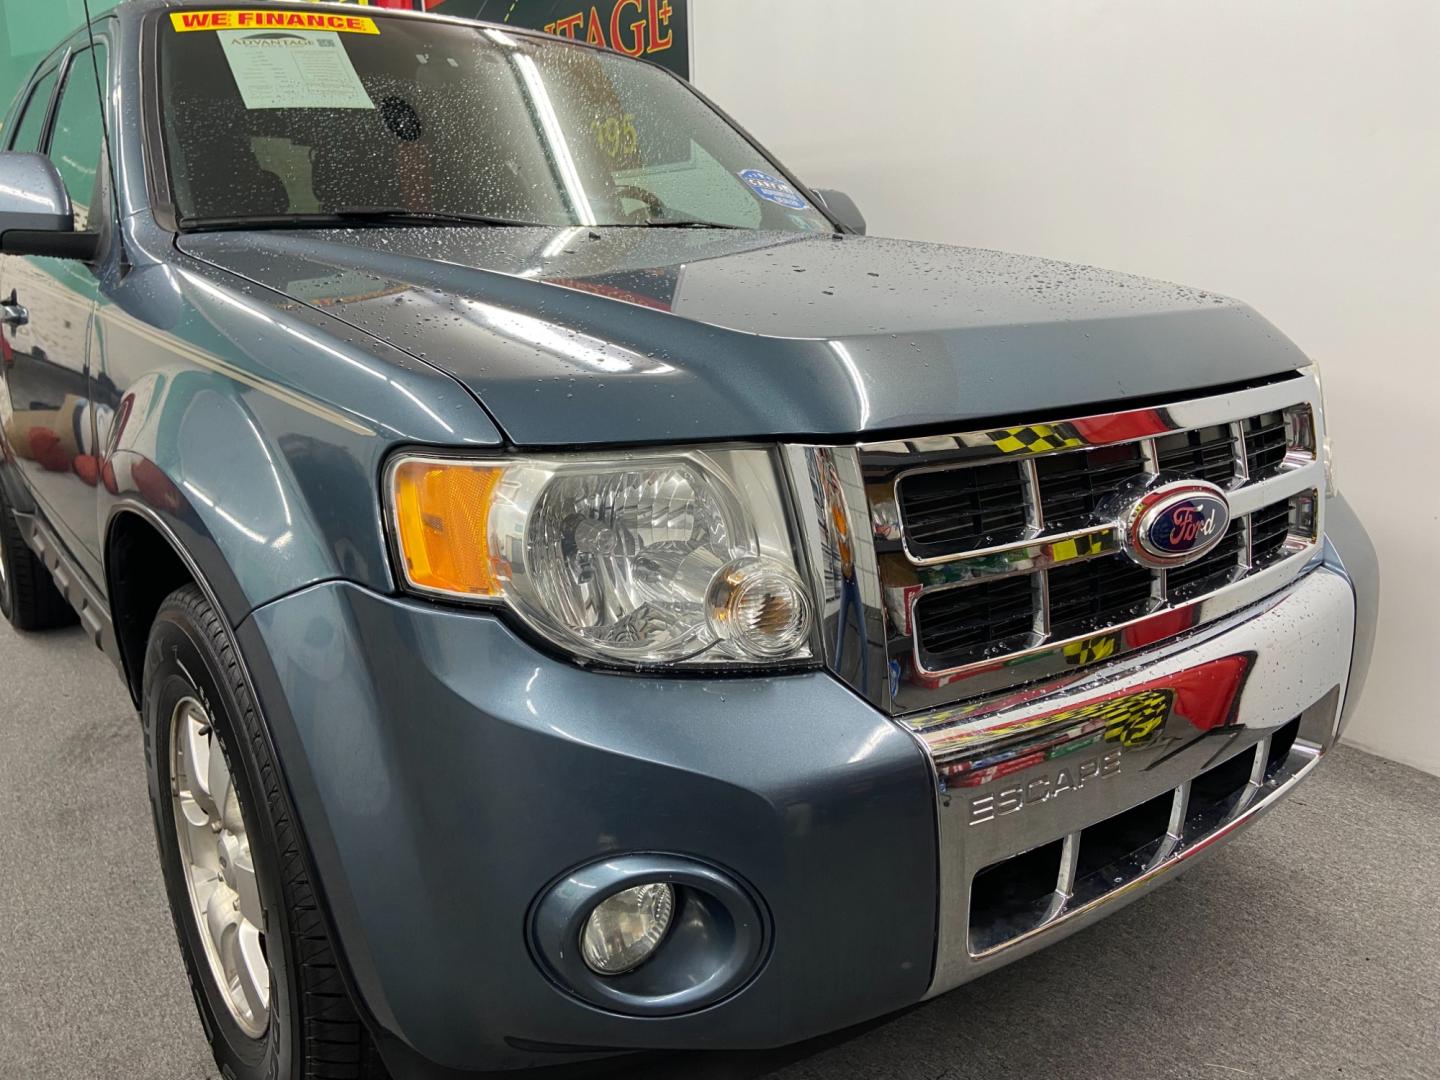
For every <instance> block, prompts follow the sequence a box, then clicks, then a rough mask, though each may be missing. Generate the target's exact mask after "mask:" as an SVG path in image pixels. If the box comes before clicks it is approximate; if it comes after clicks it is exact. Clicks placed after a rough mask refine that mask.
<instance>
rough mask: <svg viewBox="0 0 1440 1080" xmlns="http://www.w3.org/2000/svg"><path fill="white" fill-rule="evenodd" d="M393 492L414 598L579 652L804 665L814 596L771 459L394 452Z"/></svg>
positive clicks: (733, 454)
mask: <svg viewBox="0 0 1440 1080" xmlns="http://www.w3.org/2000/svg"><path fill="white" fill-rule="evenodd" d="M389 486H390V497H391V508H392V515H393V519H394V525H395V535H396V538H397V543H398V547H399V549H400V556H401V561H402V565H403V570H404V572H405V576H406V579H407V582H408V583H409V584H410V586H411V587H412V588H415V589H419V590H421V591H425V592H432V593H438V594H443V595H449V596H457V597H464V598H469V599H483V598H493V599H497V600H503V601H505V602H506V603H508V604H509V605H510V606H511V607H512V608H513V609H514V610H515V611H516V612H517V613H518V614H519V615H521V616H522V617H523V618H524V619H525V620H526V621H527V622H528V623H530V625H532V626H533V627H535V628H536V629H537V630H539V631H540V632H542V633H543V634H545V635H546V636H547V637H549V638H550V639H551V640H553V641H556V642H557V643H559V644H561V645H563V646H565V647H566V648H568V649H570V650H572V651H573V652H575V653H576V654H578V655H580V656H583V657H586V658H590V659H597V660H606V661H618V662H622V663H632V664H638V665H649V664H676V663H696V664H714V663H731V664H733V663H736V662H761V661H776V660H785V659H794V658H800V657H806V656H808V655H810V650H809V639H810V631H811V615H810V603H809V598H808V596H807V595H806V592H805V589H804V587H803V585H802V584H801V580H800V577H799V574H798V573H797V570H796V565H795V559H794V555H793V552H792V549H791V546H790V538H789V530H788V528H787V526H786V518H785V513H784V504H783V502H782V500H781V495H780V485H779V482H778V475H777V471H776V468H775V463H774V459H773V457H772V455H771V454H770V453H769V452H768V451H765V450H722V451H706V452H700V451H690V452H674V453H657V454H627V455H623V456H609V457H591V456H588V455H586V456H582V455H574V456H556V457H549V458H517V459H515V460H513V461H509V462H473V461H463V460H451V459H445V458H428V457H402V458H400V459H399V460H398V461H397V462H396V463H395V464H394V465H393V466H392V468H391V473H390V485H389Z"/></svg>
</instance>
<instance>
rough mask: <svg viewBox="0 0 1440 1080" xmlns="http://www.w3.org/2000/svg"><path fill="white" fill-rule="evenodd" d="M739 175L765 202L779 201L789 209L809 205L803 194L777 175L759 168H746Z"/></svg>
mask: <svg viewBox="0 0 1440 1080" xmlns="http://www.w3.org/2000/svg"><path fill="white" fill-rule="evenodd" d="M739 175H740V179H741V180H744V181H745V183H746V184H748V185H749V186H750V190H751V191H753V192H755V194H756V195H758V196H760V198H762V199H764V200H766V201H767V202H773V203H779V204H780V205H781V206H788V207H789V208H790V209H791V210H804V209H806V208H807V207H809V205H810V204H809V203H808V202H806V201H805V196H803V195H801V194H800V193H799V192H798V191H796V190H795V189H794V188H793V187H791V186H790V185H789V184H787V183H786V182H785V181H784V180H781V179H780V178H779V177H778V176H771V175H770V174H769V173H767V172H761V171H760V170H759V169H746V170H745V171H743V172H742V173H740V174H739Z"/></svg>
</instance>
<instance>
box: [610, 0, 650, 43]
mask: <svg viewBox="0 0 1440 1080" xmlns="http://www.w3.org/2000/svg"><path fill="white" fill-rule="evenodd" d="M627 7H633V8H635V9H636V10H638V11H639V12H640V14H641V15H644V14H645V5H644V4H642V3H641V2H640V0H619V3H617V4H616V5H615V10H614V11H612V12H610V47H611V48H612V49H614V50H615V51H616V52H622V53H624V54H625V55H626V56H639V55H641V54H642V53H643V52H644V51H645V20H644V19H638V20H636V21H635V22H632V23H631V24H630V30H631V32H632V33H633V34H634V37H633V38H632V39H631V43H630V44H629V45H626V44H625V41H624V39H623V38H622V37H621V35H620V13H621V12H622V11H624V10H625V9H626V8H627Z"/></svg>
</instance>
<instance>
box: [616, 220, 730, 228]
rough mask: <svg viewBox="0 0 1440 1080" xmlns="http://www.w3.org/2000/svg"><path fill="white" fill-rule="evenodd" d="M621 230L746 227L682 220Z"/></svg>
mask: <svg viewBox="0 0 1440 1080" xmlns="http://www.w3.org/2000/svg"><path fill="white" fill-rule="evenodd" d="M612 227H613V226H612ZM620 228H622V229H748V228H749V226H748V225H726V224H725V223H723V222H720V221H695V220H691V219H689V218H684V219H681V220H678V221H646V222H643V223H641V224H637V225H621V226H620Z"/></svg>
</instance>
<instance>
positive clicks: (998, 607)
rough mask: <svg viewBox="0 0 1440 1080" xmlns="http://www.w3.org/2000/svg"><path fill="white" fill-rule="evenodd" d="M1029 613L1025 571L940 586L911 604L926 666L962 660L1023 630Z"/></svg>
mask: <svg viewBox="0 0 1440 1080" xmlns="http://www.w3.org/2000/svg"><path fill="white" fill-rule="evenodd" d="M1034 618H1035V609H1034V591H1033V589H1032V588H1031V584H1030V579H1029V577H1028V576H1021V577H1014V578H1003V579H1001V580H999V581H989V582H984V583H982V584H979V585H968V586H965V587H963V588H958V589H946V590H943V591H941V592H936V593H930V594H929V595H926V596H922V597H921V598H920V599H919V601H917V602H916V604H915V622H916V624H917V625H918V627H919V634H920V648H921V650H922V652H923V653H924V655H925V656H926V658H927V661H928V663H927V666H929V667H932V668H938V667H947V666H953V665H956V664H961V663H968V662H969V661H970V660H972V659H979V658H980V655H981V653H983V651H984V650H985V649H986V648H989V647H994V646H996V645H999V644H1001V643H1003V642H1006V641H1008V640H1010V639H1016V638H1021V637H1024V636H1027V635H1028V634H1029V633H1030V629H1031V626H1032V625H1033V623H1034Z"/></svg>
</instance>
